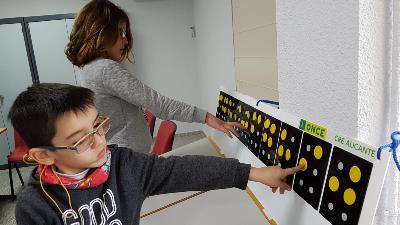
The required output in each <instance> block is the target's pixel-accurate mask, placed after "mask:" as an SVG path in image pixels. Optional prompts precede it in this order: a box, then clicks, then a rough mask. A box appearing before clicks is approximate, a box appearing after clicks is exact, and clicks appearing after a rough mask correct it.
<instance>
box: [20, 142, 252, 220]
mask: <svg viewBox="0 0 400 225" xmlns="http://www.w3.org/2000/svg"><path fill="white" fill-rule="evenodd" d="M109 149H110V151H111V167H110V176H109V178H108V180H107V181H106V182H105V183H103V184H101V185H99V186H97V187H94V188H90V189H83V190H77V189H69V190H68V192H69V194H70V196H71V200H72V208H73V210H71V209H70V207H69V203H68V199H67V194H66V192H65V190H64V189H63V188H62V187H61V186H59V185H50V184H44V188H45V190H46V191H47V192H48V193H49V194H50V195H51V196H52V197H53V199H55V201H56V202H57V204H58V206H59V207H60V209H61V211H63V215H60V214H61V213H60V212H59V210H58V209H57V207H56V206H55V205H54V203H53V202H51V201H50V200H49V199H48V198H47V197H46V196H45V195H44V193H43V191H42V189H41V187H40V184H39V179H38V173H37V168H35V169H34V170H33V171H32V176H31V180H30V182H29V185H28V186H27V187H26V188H25V189H24V190H23V191H21V192H20V193H19V194H18V197H17V206H16V209H15V214H16V220H17V224H18V225H25V224H30V225H33V224H43V225H44V224H46V225H51V224H54V225H62V224H63V225H88V224H98V225H100V224H101V225H103V224H110V225H113V224H115V225H117V224H118V225H119V224H139V219H140V210H141V207H142V204H143V201H144V200H145V198H146V197H147V196H150V195H157V194H164V193H174V192H182V191H207V190H213V189H223V188H231V187H236V188H240V189H245V188H246V185H247V181H248V178H249V173H250V165H248V164H242V163H239V162H238V161H237V160H236V159H222V158H218V157H211V156H183V157H176V156H171V157H168V158H163V157H157V156H151V155H145V154H142V153H137V152H134V151H131V150H129V149H127V148H121V147H118V146H116V145H113V146H110V148H109ZM68 213H72V214H71V215H73V217H70V218H65V215H66V214H68Z"/></svg>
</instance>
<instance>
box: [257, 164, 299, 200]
mask: <svg viewBox="0 0 400 225" xmlns="http://www.w3.org/2000/svg"><path fill="white" fill-rule="evenodd" d="M301 169H303V165H299V166H296V167H292V168H287V169H282V168H280V167H278V166H270V167H262V168H254V167H252V168H251V170H250V175H249V180H251V181H256V182H260V183H263V184H265V185H268V186H270V187H271V188H272V192H274V193H275V192H276V190H277V189H278V188H279V192H280V193H281V194H283V193H284V192H285V191H290V190H291V188H290V187H289V185H287V184H286V177H287V176H289V175H292V174H295V173H297V172H298V171H300V170H301Z"/></svg>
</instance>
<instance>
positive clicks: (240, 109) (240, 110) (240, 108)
mask: <svg viewBox="0 0 400 225" xmlns="http://www.w3.org/2000/svg"><path fill="white" fill-rule="evenodd" d="M238 110H239V112H240V113H241V112H242V106H241V105H239V107H238Z"/></svg>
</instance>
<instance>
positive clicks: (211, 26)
mask: <svg viewBox="0 0 400 225" xmlns="http://www.w3.org/2000/svg"><path fill="white" fill-rule="evenodd" d="M194 21H195V25H196V30H197V38H196V51H195V52H196V62H197V64H196V70H197V72H198V78H197V81H196V83H197V88H198V89H197V90H198V92H199V93H198V94H199V98H198V99H199V105H200V106H201V107H202V108H204V109H207V110H208V111H209V112H211V113H213V114H215V111H216V108H217V96H218V93H219V91H218V90H219V87H220V86H221V85H222V86H225V87H226V88H228V89H231V90H236V85H235V75H234V57H233V56H234V52H233V51H234V50H233V36H232V35H233V29H232V8H231V1H230V0H218V1H215V0H194Z"/></svg>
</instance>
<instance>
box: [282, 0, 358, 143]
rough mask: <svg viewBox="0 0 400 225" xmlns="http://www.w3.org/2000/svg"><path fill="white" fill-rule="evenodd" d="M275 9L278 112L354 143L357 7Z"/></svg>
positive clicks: (295, 4)
mask: <svg viewBox="0 0 400 225" xmlns="http://www.w3.org/2000/svg"><path fill="white" fill-rule="evenodd" d="M276 7H277V10H276V14H277V40H278V74H279V83H278V87H279V101H280V107H281V109H283V110H285V111H288V112H291V113H293V114H295V115H298V116H301V117H303V118H305V119H309V120H311V121H314V122H316V123H319V124H321V125H325V126H326V127H329V128H330V129H334V130H336V131H338V132H339V133H343V134H347V135H349V136H351V137H357V132H358V129H357V123H358V117H357V113H358V102H359V100H358V91H357V89H358V75H357V74H358V2H357V1H346V0H339V1H322V0H317V1H315V0H306V1H296V0H285V1H276Z"/></svg>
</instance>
